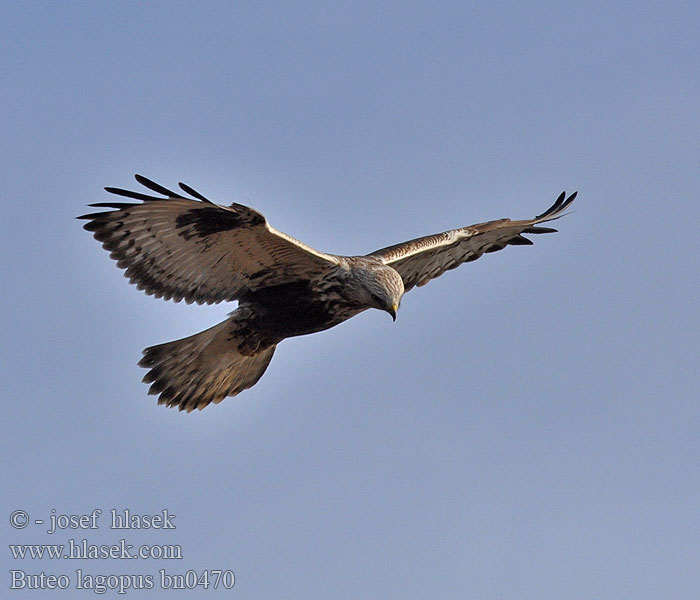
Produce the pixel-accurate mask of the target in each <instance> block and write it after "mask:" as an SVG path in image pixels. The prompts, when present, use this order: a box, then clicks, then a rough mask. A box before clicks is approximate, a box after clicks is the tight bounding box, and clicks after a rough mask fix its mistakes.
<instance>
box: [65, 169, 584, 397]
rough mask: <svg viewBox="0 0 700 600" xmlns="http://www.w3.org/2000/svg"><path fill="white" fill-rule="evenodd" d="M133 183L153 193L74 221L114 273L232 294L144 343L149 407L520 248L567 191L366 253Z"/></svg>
mask: <svg viewBox="0 0 700 600" xmlns="http://www.w3.org/2000/svg"><path fill="white" fill-rule="evenodd" d="M136 180H137V181H138V182H139V183H140V184H142V185H144V186H145V187H147V188H148V189H150V190H151V191H153V192H155V193H157V194H160V195H162V196H163V197H158V196H151V195H148V194H143V193H140V192H132V191H129V190H122V189H117V188H110V187H108V188H105V189H106V190H107V191H108V192H111V193H112V194H117V195H119V196H125V197H127V198H132V199H134V200H139V201H141V202H139V203H125V202H100V203H97V204H92V205H91V206H95V207H99V208H109V209H112V210H109V211H106V212H98V213H93V214H89V215H83V216H81V217H78V218H79V219H87V221H88V222H87V223H86V224H85V229H87V230H88V231H92V232H94V236H95V239H96V240H98V241H100V242H102V246H103V248H105V250H107V251H109V252H110V256H111V257H112V258H113V259H115V260H116V261H117V266H118V267H119V268H121V269H126V273H125V275H126V277H128V278H129V281H131V282H132V283H135V284H136V285H137V286H138V288H139V289H142V290H144V291H145V292H146V293H147V294H152V295H154V296H155V297H157V298H165V299H166V300H169V299H173V300H175V301H176V302H179V301H180V300H185V302H187V303H191V302H197V303H199V304H205V303H206V304H212V303H217V302H221V301H222V300H227V301H230V300H237V301H238V308H236V310H234V311H233V312H232V313H231V314H230V315H229V317H228V318H227V319H226V320H225V321H224V322H223V323H219V324H218V325H215V326H214V327H212V328H211V329H207V330H205V331H202V332H201V333H198V334H196V335H192V336H190V337H187V338H184V339H182V340H177V341H175V342H169V343H167V344H161V345H159V346H152V347H151V348H146V350H144V356H143V358H142V359H141V361H140V362H139V365H141V366H142V367H146V368H148V369H149V371H148V373H147V374H146V376H145V377H144V378H143V380H144V382H146V383H150V384H151V387H150V389H149V393H150V394H158V395H159V399H158V402H159V403H161V404H167V405H168V406H177V407H178V408H179V409H180V410H187V411H191V410H193V409H195V408H199V409H202V408H204V407H205V406H207V405H208V404H209V403H211V402H221V400H223V399H224V398H226V397H227V396H235V395H236V394H238V393H239V392H242V391H243V390H245V389H248V388H249V387H251V386H253V385H255V383H256V382H257V381H258V380H259V379H260V377H262V375H263V373H264V372H265V369H266V368H267V365H268V364H270V360H271V359H272V355H273V353H274V352H275V348H276V346H277V344H279V343H280V342H281V341H282V340H283V339H285V338H288V337H293V336H297V335H305V334H307V333H314V332H316V331H323V330H324V329H328V328H329V327H333V326H334V325H338V324H339V323H342V322H343V321H345V320H346V319H349V318H350V317H353V316H355V315H356V314H358V313H361V312H362V311H364V310H367V309H368V308H378V309H380V310H384V311H386V312H388V313H389V314H390V315H391V316H392V318H394V319H396V311H397V310H398V308H399V304H400V303H401V297H402V296H403V295H404V294H405V293H406V292H407V291H409V290H410V289H412V288H413V287H415V286H421V285H424V284H426V283H427V282H428V281H430V280H431V279H433V278H435V277H438V276H440V275H442V273H444V272H445V271H447V270H448V269H454V268H455V267H457V266H459V265H461V264H462V263H465V262H469V261H472V260H475V259H477V258H479V257H480V256H481V255H482V254H484V253H485V252H494V251H496V250H501V249H502V248H504V247H505V246H508V245H513V246H520V245H529V244H532V242H531V241H530V240H529V239H527V238H525V237H523V236H522V234H524V233H525V234H535V233H550V232H554V231H556V230H555V229H551V228H549V227H539V226H538V224H539V223H544V222H546V221H552V220H554V219H557V218H559V217H560V216H561V215H562V213H563V212H564V210H566V208H567V207H568V206H569V205H570V204H571V203H572V202H573V201H574V198H575V197H576V193H573V194H571V195H570V196H568V197H567V196H566V194H564V193H562V194H561V196H559V198H557V201H556V202H555V203H554V204H553V205H552V206H551V207H550V208H549V209H548V210H547V211H546V212H544V213H542V214H541V215H539V216H537V217H535V218H534V219H527V220H524V221H511V220H510V219H500V220H498V221H488V222H486V223H480V224H478V225H471V226H469V227H462V228H461V229H453V230H451V231H445V232H444V233H438V234H435V235H430V236H426V237H422V238H418V239H415V240H411V241H408V242H404V243H402V244H396V245H395V246H389V247H388V248H383V249H381V250H377V251H376V252H372V253H371V254H368V255H366V256H335V255H333V254H324V253H323V252H318V251H317V250H314V249H313V248H310V247H309V246H306V245H305V244H303V243H301V242H300V241H298V240H295V239H294V238H292V237H290V236H288V235H286V234H284V233H282V232H281V231H277V230H276V229H274V228H273V227H271V226H270V225H269V224H268V223H267V221H266V220H265V217H263V216H262V215H261V214H260V213H259V212H257V211H255V210H253V209H252V208H248V207H247V206H242V205H241V204H232V205H231V206H219V205H217V204H214V203H212V202H210V201H209V200H207V199H206V198H205V197H204V196H202V195H201V194H200V193H199V192H196V191H195V190H193V189H192V188H191V187H189V186H187V185H185V184H182V183H181V184H180V188H181V190H182V191H183V192H185V193H186V194H188V195H189V196H191V198H186V197H184V196H183V195H181V194H180V192H173V191H172V190H169V189H166V188H164V187H163V186H161V185H158V184H157V183H154V182H153V181H150V180H149V179H146V178H145V177H142V176H140V175H137V176H136Z"/></svg>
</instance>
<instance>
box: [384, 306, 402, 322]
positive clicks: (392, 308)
mask: <svg viewBox="0 0 700 600" xmlns="http://www.w3.org/2000/svg"><path fill="white" fill-rule="evenodd" d="M397 310H399V306H398V304H392V305H391V308H387V309H386V312H388V313H389V314H390V315H391V318H392V319H394V321H396V311H397Z"/></svg>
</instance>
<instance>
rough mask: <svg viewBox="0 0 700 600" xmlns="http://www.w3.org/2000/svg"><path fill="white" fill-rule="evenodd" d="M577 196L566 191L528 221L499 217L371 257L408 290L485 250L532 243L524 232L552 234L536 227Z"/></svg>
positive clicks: (551, 219) (389, 249)
mask: <svg viewBox="0 0 700 600" xmlns="http://www.w3.org/2000/svg"><path fill="white" fill-rule="evenodd" d="M575 198H576V192H574V193H573V194H571V195H570V196H569V197H568V198H567V196H566V193H565V192H562V194H561V195H560V196H559V198H557V201H556V202H555V203H554V204H553V205H552V206H551V207H550V208H549V209H548V210H547V211H545V212H543V213H542V214H541V215H538V216H536V217H535V218H534V219H528V220H525V221H511V220H510V219H500V220H498V221H488V222H487V223H479V224H477V225H471V226H469V227H462V228H461V229H452V230H451V231H445V232H444V233H437V234H435V235H429V236H426V237H422V238H417V239H415V240H410V241H408V242H404V243H402V244H396V245H395V246H389V247H388V248H382V249H381V250H377V251H375V252H372V253H371V254H370V255H369V256H376V257H378V258H380V259H381V260H382V261H383V262H384V264H387V265H389V266H391V267H393V268H394V269H396V270H397V271H398V272H399V274H400V275H401V278H402V279H403V284H404V287H405V289H406V291H408V290H410V289H411V288H412V287H414V286H416V285H417V286H422V285H425V284H426V283H428V281H430V280H431V279H435V278H436V277H439V276H440V275H442V274H443V273H444V272H445V271H448V270H449V269H454V268H456V267H458V266H459V265H461V264H462V263H465V262H470V261H472V260H476V259H477V258H479V257H480V256H481V255H482V254H484V253H485V252H495V251H496V250H502V249H503V248H505V247H506V246H508V245H511V246H526V245H527V246H529V245H531V244H532V241H531V240H529V239H528V238H526V237H523V236H522V234H523V233H533V234H535V233H553V232H555V231H556V229H552V228H551V227H537V225H538V224H539V223H545V222H547V221H553V220H555V219H558V218H559V217H561V216H562V214H563V212H564V211H565V210H566V209H567V208H568V207H569V206H570V205H571V203H572V202H573V201H574V199H575Z"/></svg>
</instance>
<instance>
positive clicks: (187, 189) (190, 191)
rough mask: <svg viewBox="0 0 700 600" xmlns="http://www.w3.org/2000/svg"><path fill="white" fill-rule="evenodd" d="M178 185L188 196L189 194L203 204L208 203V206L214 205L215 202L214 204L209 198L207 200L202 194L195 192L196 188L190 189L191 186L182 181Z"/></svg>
mask: <svg viewBox="0 0 700 600" xmlns="http://www.w3.org/2000/svg"><path fill="white" fill-rule="evenodd" d="M178 185H179V186H180V189H181V190H182V191H183V192H185V193H186V194H189V195H190V196H192V197H193V198H197V199H198V200H201V201H202V202H207V203H208V204H213V202H212V201H211V200H209V199H208V198H205V197H204V196H203V195H202V194H200V193H199V192H198V191H197V190H195V189H194V188H192V187H190V186H189V185H187V184H186V183H182V181H180V182H179V183H178Z"/></svg>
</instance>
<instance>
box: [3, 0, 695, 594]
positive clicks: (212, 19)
mask: <svg viewBox="0 0 700 600" xmlns="http://www.w3.org/2000/svg"><path fill="white" fill-rule="evenodd" d="M699 23H700V9H698V7H697V3H693V2H687V3H684V2H672V3H669V2H638V3H629V2H604V3H602V2H600V3H598V2H593V3H591V2H585V3H584V2H581V3H574V2H567V3H557V2H531V3H524V2H497V3H496V2H488V3H487V2H478V3H466V2H461V3H460V2H457V3H453V2H437V3H436V2H426V3H411V2H408V3H374V2H351V3H335V2H334V3H327V2H301V3H257V2H246V3H232V2H199V3H182V2H149V3H141V2H119V3H106V2H61V3H58V2H57V3H53V2H17V3H10V4H8V5H7V6H6V9H5V11H4V16H3V19H2V21H1V22H0V80H2V82H3V84H2V86H0V142H1V144H2V149H3V158H2V161H0V171H2V186H3V191H2V206H3V209H2V210H3V218H2V236H0V244H1V245H2V249H1V250H2V252H1V256H2V279H3V282H4V284H3V285H2V288H3V292H2V298H3V310H2V315H1V317H0V318H1V319H2V335H3V343H2V347H3V350H2V353H3V358H2V362H1V364H0V376H1V377H2V384H3V385H2V404H3V417H2V420H1V421H0V423H1V424H0V434H1V437H2V457H3V465H4V477H3V485H2V497H1V500H2V503H1V510H2V513H0V518H2V522H3V523H4V524H3V525H2V526H1V530H2V539H3V545H4V546H5V548H4V549H2V551H1V553H2V557H3V559H2V560H3V584H2V585H3V590H5V591H3V592H2V595H3V596H4V597H5V594H6V593H9V594H10V595H8V596H7V597H9V598H14V597H41V598H78V597H92V592H90V591H83V592H76V591H75V589H74V585H75V579H76V575H75V571H76V569H83V572H84V573H89V574H138V573H140V574H148V575H151V576H153V577H154V589H152V590H150V591H141V592H136V591H133V592H131V593H130V594H127V596H126V597H130V596H134V597H139V598H164V597H166V594H168V592H166V591H163V590H162V589H159V582H158V572H159V570H160V569H166V571H167V572H168V573H185V572H187V571H188V570H195V571H197V572H199V573H201V572H202V571H203V570H205V569H231V570H233V571H234V572H235V576H236V583H235V587H234V589H233V591H232V592H230V594H228V595H230V597H232V598H251V599H252V598H254V599H256V600H257V599H263V600H265V599H279V598H308V599H312V598H319V599H327V598H338V599H358V598H359V599H364V598H368V599H374V598H387V599H393V598H397V599H398V598H401V599H405V598H428V597H432V598H445V599H453V598H454V599H457V598H460V599H462V598H499V599H503V600H505V599H513V600H516V599H517V600H526V599H538V600H541V599H542V598H576V599H578V600H584V599H596V600H601V599H606V598H610V599H619V598H635V599H637V600H644V599H658V598H673V599H686V598H697V597H698V594H699V593H700V460H699V456H700V402H698V395H699V394H698V390H699V389H700V372H699V370H698V350H699V343H700V342H699V340H700V319H699V317H698V305H699V292H700V280H699V277H698V266H699V258H700V252H699V247H700V246H699V244H698V239H697V227H698V222H699V220H700V208H699V206H700V198H699V197H698V188H700V111H699V110H698V107H699V106H700V36H698V26H699ZM134 173H141V174H143V175H145V176H147V177H150V178H152V179H155V180H156V181H158V182H160V183H162V184H164V185H166V186H168V187H173V186H175V185H176V183H177V182H178V181H184V182H186V183H188V184H190V185H192V186H193V187H194V188H195V189H198V190H199V191H201V192H202V193H204V194H205V195H207V196H208V197H209V198H211V199H212V200H214V201H216V202H218V203H221V204H228V203H231V202H239V203H243V204H248V205H250V206H253V207H255V208H256V209H258V210H260V211H261V212H262V213H263V214H264V215H265V216H266V217H267V218H268V220H269V221H270V223H271V224H272V225H273V226H275V227H277V228H279V229H281V230H282V231H285V232H286V233H289V234H290V235H293V236H295V237H298V238H299V239H301V240H303V241H304V242H306V243H308V244H309V245H311V246H314V247H316V248H318V249H319V250H323V251H328V252H333V253H338V254H364V253H367V252H370V251H372V250H375V249H377V248H380V247H383V246H386V245H389V244H393V243H397V242H400V241H403V240H407V239H410V238H413V237H417V236H420V235H426V234H430V233H435V232H439V231H443V230H446V229H451V228H454V227H458V226H464V225H469V224H471V223H475V222H480V221H484V220H488V219H494V218H501V217H511V218H527V217H531V216H533V215H535V214H538V213H540V212H542V211H543V210H544V209H546V208H547V207H548V206H549V205H550V204H551V203H552V202H553V201H554V199H555V198H556V197H557V195H558V194H559V193H560V192H561V191H562V190H567V191H574V190H579V197H578V199H577V201H576V203H575V205H574V206H573V211H572V214H570V215H569V216H567V217H565V218H564V219H562V220H560V221H559V222H558V224H557V227H558V228H559V230H560V233H558V234H556V235H549V236H539V237H538V238H537V239H536V245H535V246H534V247H532V248H529V247H512V248H508V249H506V250H504V251H503V252H499V253H495V254H490V255H487V256H485V257H483V258H482V259H481V260H479V261H477V262H475V263H471V264H468V265H464V266H463V267H462V268H460V269H458V270H456V271H451V272H450V273H448V274H446V275H445V276H444V277H442V278H440V279H439V280H436V281H434V282H432V283H431V284H430V285H428V286H426V287H424V288H420V289H416V290H414V291H412V292H411V293H410V294H408V295H407V296H406V297H405V298H404V302H403V304H402V306H401V310H400V312H399V315H398V319H397V321H396V323H392V322H391V319H390V318H389V317H388V316H387V315H386V314H384V313H380V312H379V311H370V312H367V313H364V314H362V315H360V316H359V317H356V318H354V319H352V320H351V321H349V322H347V323H344V324H343V325H341V326H339V327H336V328H334V329H332V330H329V331H327V332H324V333H321V334H317V335H313V336H307V337H302V338H296V339H292V340H287V341H285V342H284V343H283V344H281V346H280V347H279V349H278V350H277V353H276V355H275V357H274V359H273V361H272V364H271V365H270V368H269V370H268V371H267V373H266V374H265V376H264V377H263V378H262V379H261V381H260V382H259V383H258V385H256V386H255V387H254V388H253V389H251V390H248V391H247V392H245V393H243V394H241V395H240V396H238V397H236V398H233V399H227V400H226V401H224V402H222V403H221V404H219V405H216V406H210V407H208V408H207V409H206V410H204V411H202V412H197V413H192V414H185V413H178V412H177V411H175V410H168V409H166V408H164V407H162V406H158V405H157V404H156V401H155V399H154V398H153V397H150V396H147V395H146V391H147V387H146V386H145V385H144V384H142V383H141V382H140V380H141V377H142V376H143V374H144V371H143V370H142V369H140V368H139V367H138V366H137V365H136V363H137V361H138V360H139V358H140V355H141V349H142V348H144V347H146V346H150V345H153V344H157V343H161V342H165V341H169V340H174V339H177V338H180V337H184V336H187V335H190V334H192V333H195V332H198V331H200V330H202V329H205V328H207V327H209V326H211V325H213V324H215V323H217V322H219V321H221V320H223V319H224V318H225V316H226V314H227V312H228V311H230V310H232V309H233V308H234V307H235V305H234V304H232V305H228V306H227V305H218V306H213V307H198V306H187V305H185V304H184V303H181V304H174V303H172V302H164V301H162V300H156V299H153V298H151V297H148V296H146V295H145V294H143V293H142V292H140V291H139V290H137V289H136V287H135V286H132V285H128V282H127V280H126V279H124V277H123V276H122V274H121V272H120V271H119V270H118V269H117V268H116V267H115V265H114V263H113V261H111V260H110V259H109V257H108V255H107V253H106V252H105V251H104V250H102V249H101V248H100V246H99V244H98V243H96V242H95V240H93V239H92V237H91V236H90V235H89V234H88V233H87V232H85V231H83V230H82V229H81V225H82V222H79V221H76V220H75V219H74V217H75V216H77V215H79V214H82V213H84V212H88V210H89V209H86V208H85V207H86V205H87V204H89V203H91V202H101V201H102V202H103V201H107V200H109V197H108V195H107V194H106V193H105V192H103V191H102V188H103V187H104V186H117V187H126V188H132V189H136V188H135V186H136V185H137V184H136V183H135V182H134V181H133V174H134ZM96 508H99V509H101V510H102V511H103V512H104V513H105V514H106V513H108V512H109V510H110V509H112V508H116V509H118V510H123V509H124V508H128V509H130V510H131V511H132V512H134V513H138V514H155V513H159V512H160V511H161V510H163V509H166V508H167V509H168V511H169V512H170V513H171V514H175V515H176V520H175V524H176V526H177V529H176V530H174V531H172V530H171V531H156V530H147V531H132V532H126V533H124V532H119V531H112V530H110V529H109V526H108V525H109V523H108V516H103V517H102V519H101V521H100V525H101V526H100V528H99V529H98V530H96V531H80V530H78V531H61V532H57V533H55V534H53V535H49V534H47V533H46V527H45V526H43V527H42V526H38V525H33V524H32V525H30V526H28V527H27V528H26V529H22V530H15V529H13V528H12V527H11V526H10V522H9V516H10V513H11V512H12V511H14V510H17V509H23V510H25V511H27V513H28V514H29V515H30V518H32V519H46V520H48V518H49V516H50V514H51V510H52V509H54V510H55V511H56V514H76V515H81V514H89V513H91V512H92V511H93V510H94V509H96ZM122 538H124V539H126V543H129V544H133V545H135V546H138V545H139V544H142V543H147V544H179V545H180V546H181V547H182V554H183V559H182V560H179V561H173V560H171V561H166V560H163V561H159V560H134V561H129V560H92V561H71V560H48V559H44V560H29V559H25V560H23V561H22V560H11V559H10V552H9V548H8V544H42V543H67V540H68V539H75V540H78V541H80V540H82V539H88V541H89V542H90V543H96V544H114V543H117V542H118V541H119V540H120V539H122ZM10 569H19V570H23V571H25V572H26V573H32V574H37V573H40V572H42V571H43V572H45V573H47V574H61V573H63V574H67V575H68V576H69V577H70V579H71V589H68V590H66V591H59V590H54V591H52V592H50V593H49V592H46V591H38V592H28V591H27V590H24V591H23V592H20V591H15V592H7V591H6V590H7V588H8V587H9V585H10V575H9V571H10ZM228 595H224V594H221V595H220V594H219V592H216V591H213V590H211V589H209V590H202V589H197V590H194V591H192V592H191V593H189V594H187V597H188V598H215V597H228ZM105 597H116V594H115V593H113V592H109V593H107V594H105ZM120 597H124V596H120ZM167 597H170V595H168V596H167Z"/></svg>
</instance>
